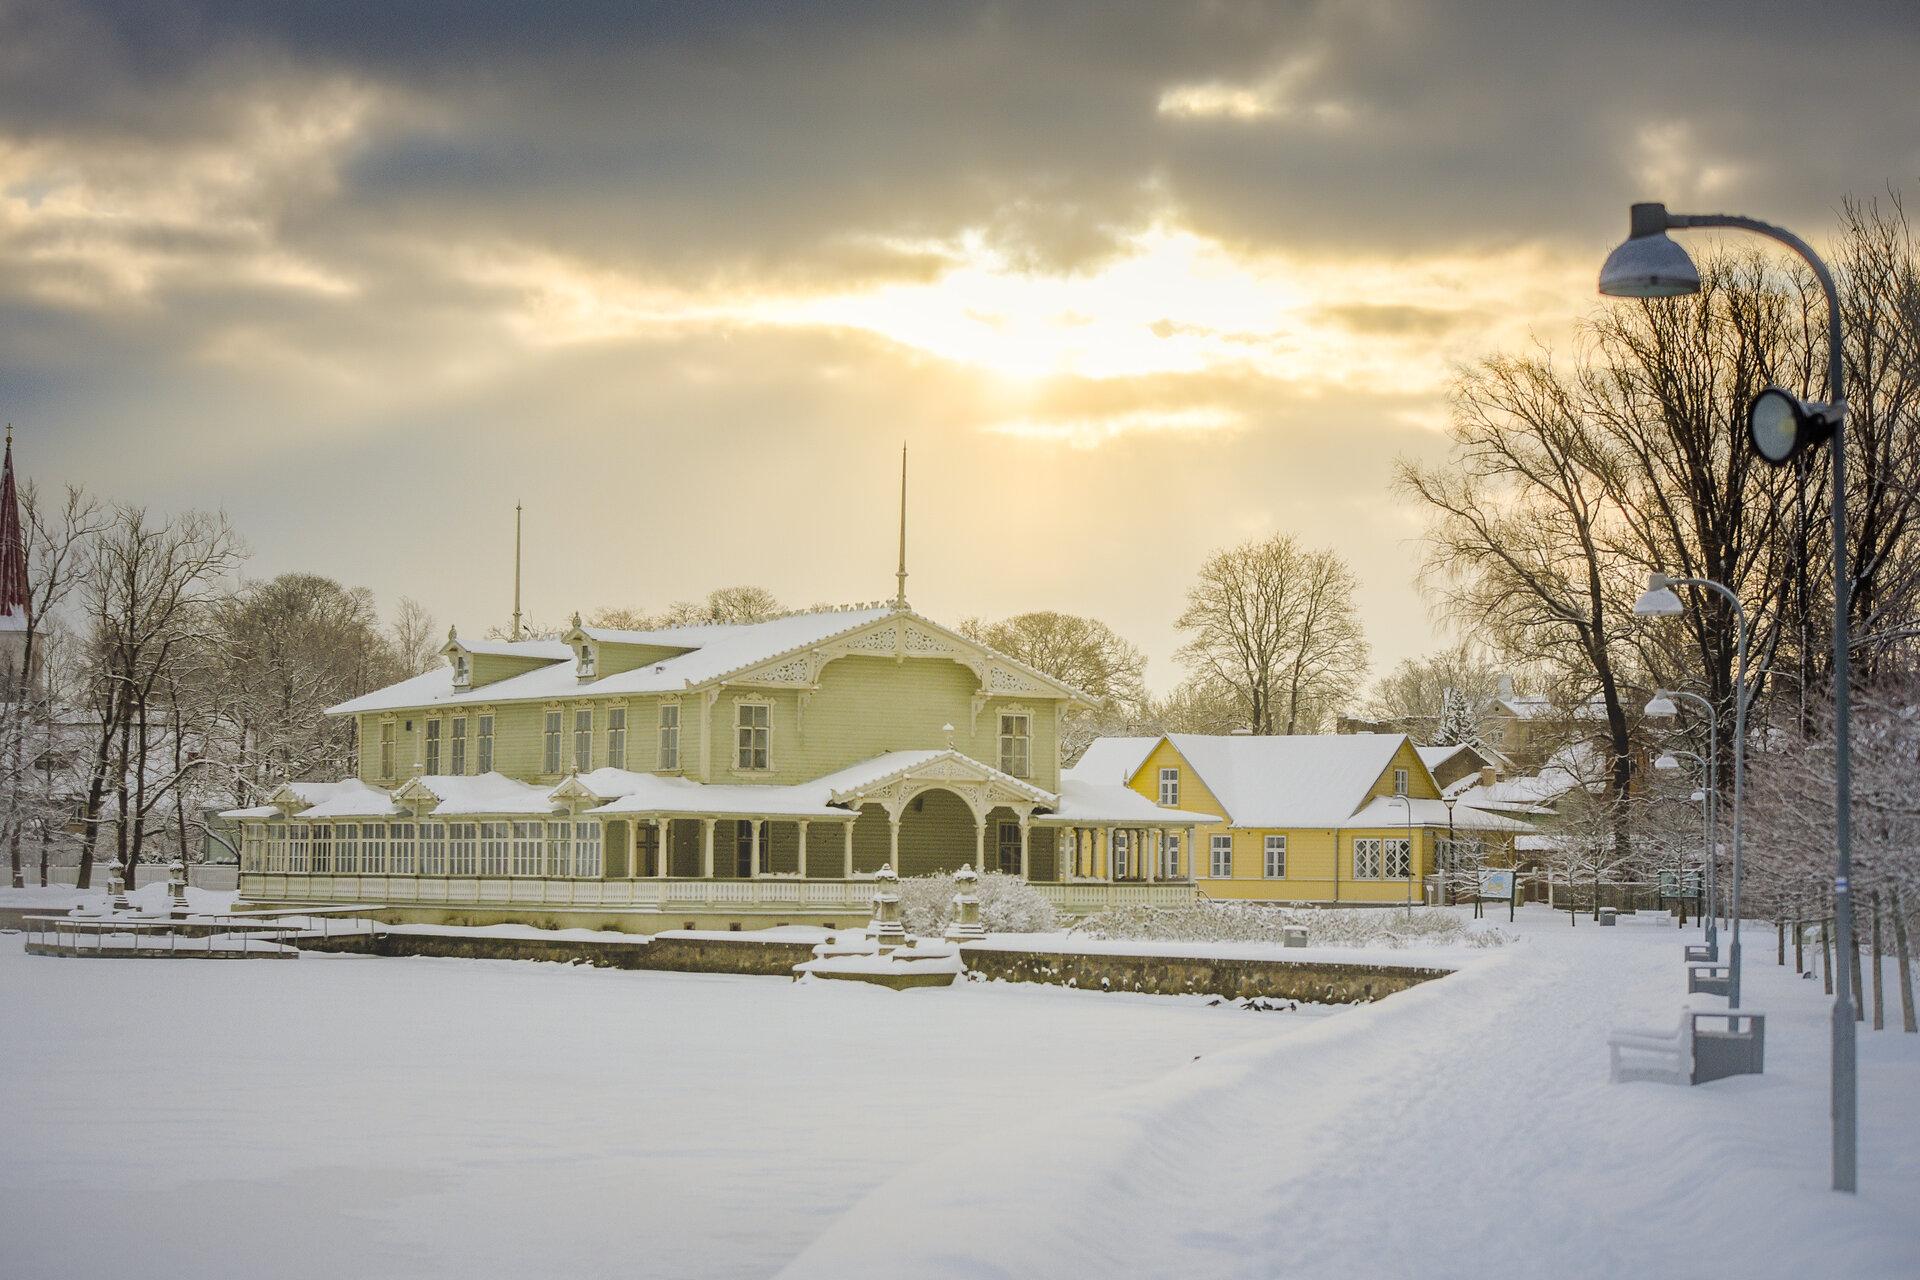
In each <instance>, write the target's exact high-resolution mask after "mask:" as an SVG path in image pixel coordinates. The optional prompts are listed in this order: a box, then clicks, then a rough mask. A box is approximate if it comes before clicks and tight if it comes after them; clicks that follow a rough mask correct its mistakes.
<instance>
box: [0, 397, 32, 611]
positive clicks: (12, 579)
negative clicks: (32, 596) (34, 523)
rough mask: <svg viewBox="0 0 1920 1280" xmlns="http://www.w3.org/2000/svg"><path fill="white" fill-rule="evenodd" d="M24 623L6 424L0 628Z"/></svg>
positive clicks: (21, 554)
mask: <svg viewBox="0 0 1920 1280" xmlns="http://www.w3.org/2000/svg"><path fill="white" fill-rule="evenodd" d="M26 625H27V540H26V537H25V535H24V534H23V533H22V531H21V528H20V495H19V492H18V491H17V490H16V489H15V487H14V483H13V424H12V423H8V424H7V456H6V463H5V467H4V474H0V629H5V630H10V631H17V630H24V629H25V627H26Z"/></svg>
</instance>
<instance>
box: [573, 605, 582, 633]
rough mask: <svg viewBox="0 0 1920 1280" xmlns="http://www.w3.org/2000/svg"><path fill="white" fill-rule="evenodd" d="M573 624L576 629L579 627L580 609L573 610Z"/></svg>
mask: <svg viewBox="0 0 1920 1280" xmlns="http://www.w3.org/2000/svg"><path fill="white" fill-rule="evenodd" d="M573 626H574V630H576V631H577V630H579V629H580V611H579V610H578V609H575V610H574V611H573Z"/></svg>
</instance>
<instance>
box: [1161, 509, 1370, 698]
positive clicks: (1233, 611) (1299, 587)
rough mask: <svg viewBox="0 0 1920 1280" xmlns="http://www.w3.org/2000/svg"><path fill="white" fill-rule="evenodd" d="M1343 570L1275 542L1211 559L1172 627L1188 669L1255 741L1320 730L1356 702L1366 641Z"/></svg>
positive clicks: (1349, 575) (1282, 538) (1325, 554)
mask: <svg viewBox="0 0 1920 1280" xmlns="http://www.w3.org/2000/svg"><path fill="white" fill-rule="evenodd" d="M1356 585H1357V584H1356V581H1355V578H1354V576H1353V572H1352V571H1351V570H1350V569H1348V568H1347V565H1346V562H1345V561H1343V560H1341V559H1340V558H1339V557H1338V556H1337V555H1335V554H1334V553H1333V552H1331V551H1310V550H1307V549H1304V548H1302V547H1301V546H1300V545H1299V543H1297V542H1296V541H1295V540H1294V539H1293V538H1291V537H1289V536H1287V535H1285V534H1276V535H1275V536H1273V537H1271V538H1267V539H1265V540H1264V541H1259V542H1249V543H1245V544H1243V545H1241V546H1238V547H1234V548H1231V549H1229V550H1226V551H1221V552H1217V553H1215V554H1214V555H1213V556H1212V557H1211V558H1210V559H1208V561H1207V562H1206V563H1205V564H1204V565H1202V566H1201V568H1200V576H1199V580H1198V581H1197V582H1196V583H1195V584H1194V585H1193V586H1192V587H1190V588H1189V589H1188V591H1187V607H1186V609H1185V610H1184V611H1183V612H1182V613H1181V615H1180V617H1179V620H1178V622H1177V623H1176V625H1177V626H1178V627H1179V628H1180V629H1181V630H1182V631H1185V632H1186V633H1187V634H1188V637H1189V638H1188V640H1187V643H1186V645H1185V646H1184V647H1182V649H1181V650H1180V660H1181V662H1182V663H1183V664H1184V665H1185V666H1186V668H1187V670H1188V671H1189V672H1190V673H1191V674H1193V675H1194V676H1195V677H1198V678H1200V679H1202V680H1204V681H1207V682H1209V683H1210V684H1211V685H1212V686H1213V687H1218V688H1224V689H1230V690H1232V691H1233V694H1234V696H1235V697H1236V698H1237V699H1238V701H1239V703H1240V705H1241V708H1242V710H1243V712H1244V716H1245V721H1246V724H1247V726H1248V727H1249V728H1251V729H1252V730H1253V732H1255V733H1299V732H1313V731H1316V730H1318V729H1319V727H1320V725H1321V723H1322V721H1323V720H1324V719H1325V718H1326V716H1327V715H1328V713H1329V712H1331V711H1332V710H1334V709H1335V708H1336V707H1338V706H1339V705H1340V704H1342V703H1344V702H1346V701H1347V700H1348V699H1350V698H1352V697H1353V695H1354V693H1355V691H1356V690H1357V689H1358V688H1359V684H1360V680H1361V679H1362V677H1363V676H1364V675H1365V674H1366V669H1367V642H1366V640H1365V638H1364V636H1363V635H1362V633H1361V630H1360V618H1359V613H1358V611H1357V610H1356V609H1355V607H1354V603H1353V592H1354V588H1355V586H1356Z"/></svg>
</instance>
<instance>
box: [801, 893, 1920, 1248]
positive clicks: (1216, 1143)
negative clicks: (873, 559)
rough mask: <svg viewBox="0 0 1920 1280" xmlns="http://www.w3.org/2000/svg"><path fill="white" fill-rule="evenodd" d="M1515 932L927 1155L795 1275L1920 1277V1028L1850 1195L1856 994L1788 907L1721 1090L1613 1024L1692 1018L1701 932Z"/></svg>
mask: <svg viewBox="0 0 1920 1280" xmlns="http://www.w3.org/2000/svg"><path fill="white" fill-rule="evenodd" d="M1501 914H1502V916H1504V914H1505V913H1504V912H1502V913H1501ZM1501 923H1502V924H1503V925H1504V923H1505V922H1504V919H1503V920H1502V922H1501ZM1515 930H1516V932H1518V933H1519V934H1520V935H1521V937H1520V941H1518V942H1517V943H1515V944H1514V945H1511V946H1506V947H1501V948H1498V949H1495V950H1493V951H1489V952H1483V953H1481V955H1480V956H1479V957H1478V958H1477V959H1475V960H1472V961H1470V962H1469V963H1468V964H1467V965H1466V966H1465V967H1464V968H1463V969H1462V971H1461V972H1459V973H1456V974H1454V975H1453V976H1451V977H1449V978H1446V979H1444V980H1442V981H1439V982H1432V983H1427V984H1425V985H1423V986H1420V987H1418V988H1415V989H1414V990H1412V991H1408V992H1404V993H1402V994H1400V995H1396V996H1392V997H1390V998H1388V999H1387V1000H1384V1001H1381V1002H1380V1003H1378V1004H1373V1005H1369V1006H1366V1007H1364V1008H1360V1009H1355V1010H1353V1011H1351V1012H1348V1013H1344V1014H1342V1015H1341V1016H1339V1017H1335V1018H1328V1019H1323V1020H1322V1021H1320V1022H1319V1023H1317V1024H1315V1025H1312V1026H1309V1027H1304V1028H1301V1029H1300V1030H1298V1031H1297V1032H1296V1033H1294V1034H1291V1035H1285V1036H1277V1037H1274V1038H1272V1039H1269V1040H1263V1041H1258V1042H1255V1043H1252V1044H1247V1045H1242V1046H1240V1047H1238V1048H1236V1049H1231V1050H1228V1051H1226V1052H1222V1053H1216V1054H1210V1055H1208V1056H1206V1057H1204V1058H1202V1059H1200V1060H1199V1061H1196V1062H1190V1063H1187V1064H1184V1065H1182V1066H1180V1067H1178V1068H1176V1069H1175V1070H1172V1071H1169V1072H1167V1073H1165V1074H1163V1075H1161V1076H1160V1077H1158V1078H1156V1079H1153V1080H1143V1081H1137V1082H1134V1083H1131V1084H1121V1083H1115V1084H1114V1085H1113V1087H1111V1088H1109V1089H1107V1090H1104V1091H1103V1092H1102V1094H1101V1095H1100V1096H1098V1097H1095V1098H1092V1099H1090V1100H1089V1101H1088V1102H1087V1103H1086V1104H1085V1105H1083V1106H1081V1107H1078V1108H1075V1109H1073V1110H1070V1111H1065V1112H1061V1113H1058V1114H1056V1115H1055V1116H1053V1117H1052V1118H1051V1119H1050V1120H1049V1121H1048V1122H1046V1123H1044V1124H1040V1125H1035V1126H1031V1127H1028V1128H1025V1129H1021V1130H1018V1131H1011V1130H1010V1131H1006V1132H1003V1133H1000V1134H998V1135H995V1136H994V1137H993V1138H991V1139H989V1140H985V1141H981V1142H977V1143H975V1144H974V1145H973V1146H972V1147H970V1148H969V1149H967V1150H965V1151H956V1152H951V1153H949V1154H948V1156H947V1158H946V1159H944V1160H941V1161H939V1162H938V1163H931V1162H930V1163H927V1164H923V1165H920V1166H917V1167H915V1168H913V1169H910V1170H908V1171H906V1172H905V1173H903V1174H902V1175H900V1176H899V1177H898V1178H895V1179H894V1180H892V1181H891V1182H890V1183H888V1185H886V1186H885V1187H882V1188H881V1189H880V1190H879V1191H876V1192H875V1193H874V1194H873V1195H871V1196H869V1197H868V1198H867V1199H866V1200H865V1201H863V1202H862V1203H861V1204H860V1205H859V1206H858V1207H857V1208H856V1209H854V1210H853V1211H852V1212H851V1213H849V1214H846V1215H844V1216H843V1217H841V1218H840V1219H839V1220H838V1221H836V1222H835V1223H834V1224H833V1225H832V1226H831V1227H829V1228H828V1229H827V1230H826V1231H825V1232H824V1233H823V1234H822V1235H821V1237H820V1239H818V1240H816V1241H815V1242H814V1244H813V1245H812V1246H811V1247H810V1248H809V1249H808V1250H807V1252H806V1253H805V1254H803V1255H802V1256H801V1257H800V1258H799V1259H797V1260H796V1261H795V1262H794V1263H793V1264H792V1265H791V1266H790V1267H789V1268H787V1269H786V1271H784V1272H783V1274H784V1275H786V1276H790V1277H795V1278H799V1277H835V1278H836V1280H844V1277H845V1276H846V1275H848V1274H849V1272H848V1270H847V1266H846V1263H847V1260H848V1259H859V1258H874V1257H878V1258H885V1259H887V1260H888V1263H889V1264H890V1266H892V1267H893V1268H895V1274H899V1275H906V1276H914V1277H916V1280H924V1278H927V1277H946V1276H954V1277H959V1276H968V1277H972V1276H1019V1277H1026V1276H1066V1275H1116V1276H1180V1277H1183V1280H1184V1278H1188V1277H1249V1278H1251V1277H1269V1276H1282V1275H1284V1276H1303V1277H1369V1278H1371V1277H1398V1276H1406V1277H1436V1276H1437V1277H1453V1276H1459V1277H1473V1278H1474V1280H1485V1278H1486V1277H1508V1276H1513V1277H1536V1276H1552V1277H1559V1278H1564V1277H1579V1276H1592V1277H1596V1278H1598V1277H1624V1276H1634V1277H1651V1276H1658V1277H1666V1276H1674V1277H1679V1276H1695V1275H1699V1274H1702V1273H1703V1272H1706V1271H1708V1270H1711V1271H1713V1272H1715V1273H1718V1274H1723V1275H1735V1276H1753V1277H1760V1276H1766V1277H1775V1276H1779V1277H1788V1276H1858V1277H1876V1278H1877V1277H1888V1278H1893V1277H1911V1276H1914V1275H1920V1213H1917V1212H1916V1210H1920V1036H1908V1035H1902V1034H1901V1033H1900V1032H1899V1031H1898V1030H1897V1029H1890V1030H1887V1031H1881V1032H1878V1033H1875V1032H1871V1031H1866V1030H1863V1031H1862V1032H1861V1035H1860V1048H1861V1063H1862V1067H1861V1076H1860V1084H1861V1127H1862V1134H1861V1159H1860V1179H1861V1185H1862V1188H1863V1190H1862V1193H1861V1194H1860V1195H1859V1196H1858V1197H1855V1198H1847V1197H1842V1196H1837V1195H1834V1194H1833V1193H1831V1192H1829V1191H1828V1190H1827V1170H1828V1164H1827V1154H1828V1124H1827V1043H1828V1041H1827V1028H1828V1021H1827V1010H1828V1008H1829V1002H1828V1001H1827V1000H1826V999H1825V998H1824V997H1823V996H1822V994H1821V988H1820V984H1819V983H1818V982H1817V981H1812V982H1809V981H1801V980H1796V979H1795V978H1794V976H1793V970H1792V967H1791V965H1789V966H1788V967H1787V968H1785V969H1781V968H1777V967H1775V965H1774V963H1773V935H1772V931H1771V930H1770V929H1767V928H1766V927H1764V926H1761V927H1759V928H1756V929H1751V930H1748V931H1746V938H1745V943H1746V947H1747V953H1746V986H1747V991H1746V992H1745V995H1746V1000H1745V1004H1746V1006H1747V1007H1748V1008H1752V1009H1759V1010H1762V1011H1764V1012H1765V1013H1767V1015H1768V1036H1767V1072H1766V1075H1765V1076H1761V1077H1741V1078H1737V1079H1732V1080H1725V1081H1720V1082H1717V1083H1715V1084H1712V1085H1708V1086H1703V1087H1699V1088H1681V1087H1675V1086H1671V1085H1657V1084H1628V1085H1612V1084H1609V1083H1608V1081H1607V1053H1606V1035H1607V1032H1608V1030H1609V1028H1610V1027H1612V1026H1614V1025H1622V1024H1624V1025H1646V1024H1656V1025H1658V1024H1666V1025H1671V1024H1672V1022H1673V1020H1674V1019H1675V1017H1676V1016H1677V1014H1678V1010H1679V1008H1680V1006H1681V1004H1682V1003H1683V1001H1684V1000H1685V998H1686V997H1685V995H1684V992H1685V986H1686V983H1685V978H1684V974H1683V965H1682V960H1681V950H1680V944H1681V941H1682V939H1683V938H1684V939H1685V940H1688V941H1697V940H1698V938H1699V935H1698V933H1697V932H1696V931H1694V930H1692V929H1689V930H1687V931H1686V932H1685V933H1684V934H1683V933H1681V932H1680V931H1678V930H1676V929H1674V928H1673V927H1672V925H1671V923H1670V922H1667V921H1666V920H1665V919H1664V918H1661V919H1659V920H1658V921H1657V922H1656V920H1655V918H1654V917H1652V916H1651V915H1648V916H1643V917H1640V918H1638V919H1635V918H1631V917H1629V918H1623V920H1622V921H1621V924H1620V926H1619V927H1617V928H1614V929H1602V928H1598V927H1596V926H1594V925H1593V924H1591V923H1590V922H1588V921H1585V920H1583V921H1582V922H1581V923H1580V926H1579V927H1578V928H1571V929H1570V928H1569V927H1568V925H1567V917H1566V915H1565V914H1564V913H1549V912H1548V911H1547V910H1546V909H1545V908H1533V909H1523V910H1522V912H1521V915H1520V922H1519V924H1518V925H1517V926H1515ZM1887 973H1888V976H1889V978H1891V976H1892V965H1891V963H1890V962H1889V964H1888V968H1887ZM1888 991H1889V993H1891V992H1892V991H1893V986H1892V983H1891V981H1889V983H1888ZM1695 999H1696V1000H1697V1001H1699V1002H1700V1004H1701V1006H1702V1007H1724V1002H1721V1001H1715V1000H1711V999H1709V998H1707V997H1695ZM1892 1013H1893V1021H1892V1026H1893V1027H1894V1028H1897V1027H1898V1025H1899V1022H1898V1010H1897V1007H1896V1008H1895V1009H1894V1010H1893V1011H1892ZM856 1270H857V1269H856Z"/></svg>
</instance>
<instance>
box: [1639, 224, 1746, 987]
mask: <svg viewBox="0 0 1920 1280" xmlns="http://www.w3.org/2000/svg"><path fill="white" fill-rule="evenodd" d="M1674 247H1675V248H1679V246H1678V245H1675V246H1674ZM1676 586H1685V587H1705V588H1707V589H1708V590H1709V591H1715V592H1718V593H1719V594H1720V595H1721V596H1722V597H1723V598H1724V599H1725V600H1726V602H1727V603H1728V604H1730V605H1732V606H1733V618H1734V622H1735V624H1736V625H1737V626H1738V628H1739V630H1738V633H1737V637H1736V638H1737V641H1738V648H1739V654H1740V673H1739V675H1738V676H1737V677H1736V678H1735V680H1734V685H1733V903H1732V917H1733V944H1732V945H1731V946H1730V947H1729V948H1728V949H1727V971H1728V973H1729V974H1730V975H1731V976H1730V977H1729V978H1728V980H1727V1007H1728V1008H1729V1009H1738V1008H1739V1007H1740V853H1741V845H1740V791H1741V782H1742V781H1743V780H1744V778H1745V777H1746V766H1747V611H1746V609H1745V608H1743V607H1742V606H1741V604H1740V597H1739V596H1737V595H1735V594H1734V593H1733V591H1732V589H1731V588H1729V587H1727V586H1726V585H1725V584H1724V583H1719V582H1715V581H1714V580H1713V579H1711V578H1670V577H1668V576H1667V575H1666V574H1664V573H1653V574H1650V575H1649V576H1648V578H1647V591H1646V594H1645V595H1643V596H1641V597H1640V598H1639V599H1638V600H1636V601H1634V603H1633V611H1634V612H1635V613H1637V614H1641V615H1643V616H1650V617H1667V616H1671V615H1673V614H1676V613H1679V612H1681V610H1682V609H1684V608H1685V606H1684V605H1682V604H1681V603H1680V597H1679V596H1677V595H1675V594H1674V593H1673V589H1674V587H1676Z"/></svg>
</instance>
